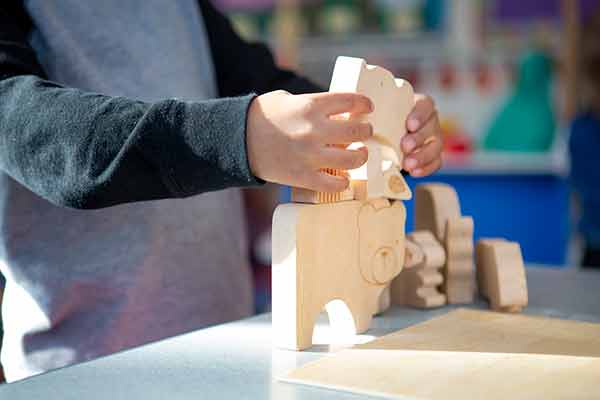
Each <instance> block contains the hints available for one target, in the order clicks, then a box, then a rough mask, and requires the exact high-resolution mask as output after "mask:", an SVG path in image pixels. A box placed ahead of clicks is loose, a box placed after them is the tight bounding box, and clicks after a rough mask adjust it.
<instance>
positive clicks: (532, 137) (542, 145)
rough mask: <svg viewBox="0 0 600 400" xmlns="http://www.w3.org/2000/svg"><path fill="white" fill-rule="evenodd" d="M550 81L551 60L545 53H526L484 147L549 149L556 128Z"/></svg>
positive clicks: (533, 150) (497, 149)
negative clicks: (515, 82)
mask: <svg viewBox="0 0 600 400" xmlns="http://www.w3.org/2000/svg"><path fill="white" fill-rule="evenodd" d="M551 81H552V60H551V59H550V57H549V56H548V55H547V54H546V53H544V52H542V51H532V52H528V53H527V54H525V55H524V56H523V58H522V60H521V62H520V65H519V71H518V78H517V84H516V86H515V88H514V91H513V93H512V94H511V95H510V97H509V98H508V101H507V102H506V103H505V104H504V106H503V107H502V108H501V110H500V112H499V113H498V115H497V116H496V118H495V119H494V120H493V121H492V124H491V126H490V129H489V130H488V132H487V134H486V136H485V138H484V140H483V148H484V149H485V150H493V151H521V152H543V151H547V150H549V149H550V147H551V146H552V142H553V140H554V132H555V129H556V120H555V115H554V110H553V107H552V101H551V98H550V83H551Z"/></svg>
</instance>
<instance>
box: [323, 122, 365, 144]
mask: <svg viewBox="0 0 600 400" xmlns="http://www.w3.org/2000/svg"><path fill="white" fill-rule="evenodd" d="M372 136H373V126H372V125H371V124H370V123H368V122H357V121H338V120H330V121H327V122H326V123H325V124H324V128H323V134H322V135H321V136H320V141H321V142H322V143H324V144H350V143H354V142H364V141H365V140H367V139H369V138H370V137H372Z"/></svg>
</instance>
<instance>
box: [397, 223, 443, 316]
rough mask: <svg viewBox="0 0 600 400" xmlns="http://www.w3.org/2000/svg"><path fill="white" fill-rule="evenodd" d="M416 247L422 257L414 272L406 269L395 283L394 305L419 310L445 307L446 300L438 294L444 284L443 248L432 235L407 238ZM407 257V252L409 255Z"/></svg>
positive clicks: (416, 233) (426, 233)
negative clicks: (407, 306) (442, 269)
mask: <svg viewBox="0 0 600 400" xmlns="http://www.w3.org/2000/svg"><path fill="white" fill-rule="evenodd" d="M406 243H407V248H408V244H409V243H414V245H416V246H417V247H418V248H419V251H420V253H421V257H420V262H418V263H417V264H416V265H414V266H413V267H412V268H408V267H407V266H406V265H405V268H404V269H403V270H402V272H401V273H400V274H399V275H398V276H397V277H396V278H394V279H393V280H392V283H391V284H390V288H391V302H392V303H393V304H398V305H409V306H412V307H418V308H433V307H439V306H442V305H444V304H446V296H445V295H443V294H442V293H440V292H439V291H438V290H437V287H438V286H440V285H441V284H442V283H443V279H444V278H443V275H442V274H441V272H440V269H441V268H442V267H443V266H444V263H445V261H446V255H445V252H444V248H443V247H442V245H441V244H440V243H439V242H438V241H437V240H436V239H435V237H434V236H433V234H432V233H431V232H430V231H417V232H413V233H411V234H410V235H407V238H406ZM407 253H408V251H407Z"/></svg>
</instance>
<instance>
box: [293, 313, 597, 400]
mask: <svg viewBox="0 0 600 400" xmlns="http://www.w3.org/2000/svg"><path fill="white" fill-rule="evenodd" d="M283 380H285V381H289V382H294V383H301V384H308V385H315V386H322V387H326V388H330V389H336V390H344V391H351V392H356V393H363V394H371V395H379V396H384V397H390V398H399V399H450V400H452V399H461V400H466V399H485V400H494V399H600V324H591V323H582V322H573V321H564V320H557V319H548V318H538V317H529V316H523V315H508V314H500V313H492V312H485V311H475V310H466V309H459V310H456V311H453V312H450V313H448V314H446V315H444V316H441V317H438V318H434V319H432V320H429V321H426V322H424V323H421V324H418V325H415V326H412V327H409V328H407V329H404V330H401V331H398V332H395V333H392V334H390V335H387V336H384V337H382V338H379V339H376V340H374V341H372V342H370V343H366V344H364V345H359V346H355V347H354V348H352V349H348V350H343V351H341V352H339V353H337V354H334V355H331V356H326V357H323V358H321V359H319V360H317V361H315V362H312V363H309V364H307V365H305V366H303V367H300V368H298V369H296V370H295V371H293V372H291V373H290V374H289V375H287V376H286V377H285V378H283Z"/></svg>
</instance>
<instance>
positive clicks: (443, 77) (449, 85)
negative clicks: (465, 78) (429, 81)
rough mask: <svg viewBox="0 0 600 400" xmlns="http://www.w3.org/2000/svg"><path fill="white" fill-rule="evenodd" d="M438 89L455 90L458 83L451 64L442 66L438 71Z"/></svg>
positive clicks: (454, 69)
mask: <svg viewBox="0 0 600 400" xmlns="http://www.w3.org/2000/svg"><path fill="white" fill-rule="evenodd" d="M439 79H440V87H441V88H442V89H443V90H446V91H450V90H453V89H455V88H456V85H457V83H458V79H457V73H456V68H455V67H454V65H452V64H443V65H442V66H440V70H439Z"/></svg>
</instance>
